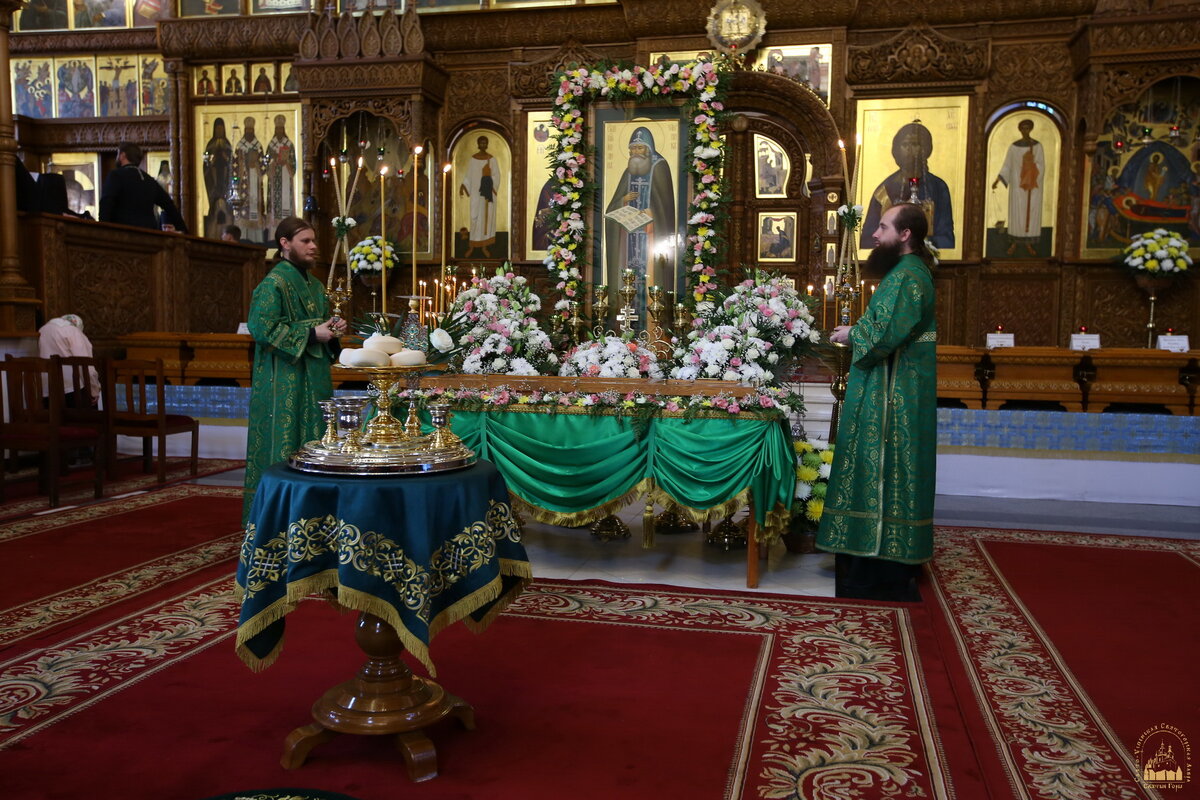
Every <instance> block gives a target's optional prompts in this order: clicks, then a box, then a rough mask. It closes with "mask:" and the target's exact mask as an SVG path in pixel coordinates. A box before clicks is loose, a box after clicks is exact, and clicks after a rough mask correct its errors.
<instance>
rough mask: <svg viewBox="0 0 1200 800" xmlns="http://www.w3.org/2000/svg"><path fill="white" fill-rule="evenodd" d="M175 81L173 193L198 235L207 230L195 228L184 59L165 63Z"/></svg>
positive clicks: (172, 143)
mask: <svg viewBox="0 0 1200 800" xmlns="http://www.w3.org/2000/svg"><path fill="white" fill-rule="evenodd" d="M163 68H164V69H165V70H166V72H167V75H169V76H170V82H171V106H170V108H169V109H168V113H170V115H171V120H170V123H169V130H170V132H171V136H170V139H171V191H172V192H174V193H175V204H176V205H177V206H179V213H180V214H181V215H183V219H184V222H186V223H188V230H189V231H191V232H192V233H194V234H196V235H202V234H203V231H199V230H193V229H192V211H193V208H192V192H191V186H192V181H191V174H192V171H191V169H189V167H190V166H191V165H190V163H189V161H188V155H189V154H190V153H191V152H192V135H193V134H192V126H191V120H190V119H188V117H187V113H188V105H187V93H188V71H187V65H186V64H184V61H183V59H181V58H168V59H166V61H165V63H164V64H163Z"/></svg>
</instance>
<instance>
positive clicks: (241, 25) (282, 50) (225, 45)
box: [90, 14, 312, 61]
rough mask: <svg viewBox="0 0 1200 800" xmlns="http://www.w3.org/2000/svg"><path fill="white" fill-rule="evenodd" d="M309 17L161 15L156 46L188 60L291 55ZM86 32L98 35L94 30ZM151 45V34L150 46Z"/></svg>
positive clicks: (166, 53) (305, 27) (151, 47)
mask: <svg viewBox="0 0 1200 800" xmlns="http://www.w3.org/2000/svg"><path fill="white" fill-rule="evenodd" d="M310 19H312V15H309V14H264V15H261V16H251V17H215V18H209V19H165V20H162V21H161V22H159V23H158V46H159V47H160V48H161V52H162V54H163V55H164V56H165V57H167V58H185V59H187V60H189V61H201V60H207V59H212V58H246V57H247V56H248V55H251V54H253V57H254V58H272V57H280V56H282V57H287V58H291V57H293V56H295V55H296V48H297V45H298V44H299V42H300V37H301V35H302V34H303V33H304V31H305V30H307V29H308V27H309V24H310V22H309V20H310ZM153 33H154V31H151V34H153ZM105 35H106V36H107V34H105ZM90 36H91V38H93V39H99V38H101V37H98V36H96V35H95V33H94V32H92V33H90ZM154 47H155V45H154V41H153V37H152V38H151V43H150V49H154Z"/></svg>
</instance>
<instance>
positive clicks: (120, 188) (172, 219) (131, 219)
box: [100, 142, 187, 233]
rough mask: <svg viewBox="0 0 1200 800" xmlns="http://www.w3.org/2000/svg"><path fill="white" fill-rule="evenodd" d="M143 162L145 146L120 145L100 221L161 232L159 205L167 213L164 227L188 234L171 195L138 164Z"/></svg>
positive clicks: (106, 186)
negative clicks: (157, 211) (143, 147)
mask: <svg viewBox="0 0 1200 800" xmlns="http://www.w3.org/2000/svg"><path fill="white" fill-rule="evenodd" d="M141 163H142V149H141V148H140V147H138V146H137V145H136V144H129V143H127V142H126V143H124V144H122V145H120V147H118V148H117V168H116V169H114V170H113V171H112V172H110V173H108V177H107V178H105V179H104V189H103V190H102V191H101V193H100V221H101V222H119V223H121V224H122V225H134V226H137V227H139V228H150V229H151V230H156V231H157V230H160V224H159V218H158V215H157V214H155V212H154V207H155V206H158V207H159V208H161V209H162V212H163V217H162V219H163V222H162V225H161V229H162V230H175V231H179V232H180V233H187V225H186V224H185V223H184V221H183V217H181V216H180V215H179V209H177V208H176V207H175V203H174V201H172V200H171V196H170V195H169V194H167V193H166V191H165V190H164V189H163V188H162V185H161V184H160V183H159V182H158V181H156V180H155V179H154V178H152V177H150V176H149V175H147V174H146V173H145V172H143V171H142V169H141V167H139V166H138V165H139V164H141ZM168 226H172V227H168Z"/></svg>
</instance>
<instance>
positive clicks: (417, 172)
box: [412, 145, 425, 295]
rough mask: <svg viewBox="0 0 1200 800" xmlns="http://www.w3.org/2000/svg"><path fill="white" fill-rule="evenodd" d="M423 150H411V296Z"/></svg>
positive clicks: (415, 261) (414, 281)
mask: <svg viewBox="0 0 1200 800" xmlns="http://www.w3.org/2000/svg"><path fill="white" fill-rule="evenodd" d="M424 150H425V148H423V147H421V145H417V146H416V147H414V148H413V168H412V179H413V204H412V256H413V260H412V285H413V294H414V295H415V294H416V293H417V186H418V185H419V184H420V183H421V168H420V165H421V153H422V152H423V151H424Z"/></svg>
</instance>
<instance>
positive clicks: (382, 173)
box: [379, 164, 388, 178]
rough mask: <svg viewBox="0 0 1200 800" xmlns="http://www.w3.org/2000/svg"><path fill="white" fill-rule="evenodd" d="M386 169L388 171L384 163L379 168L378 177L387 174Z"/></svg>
mask: <svg viewBox="0 0 1200 800" xmlns="http://www.w3.org/2000/svg"><path fill="white" fill-rule="evenodd" d="M387 171H388V168H387V164H384V165H383V166H382V167H380V168H379V177H381V178H382V177H383V176H384V175H387Z"/></svg>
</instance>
